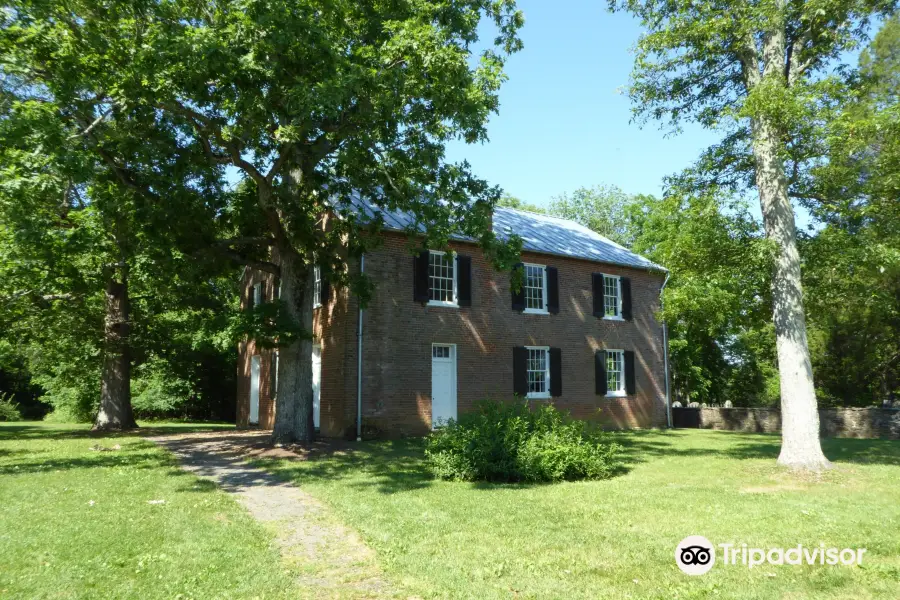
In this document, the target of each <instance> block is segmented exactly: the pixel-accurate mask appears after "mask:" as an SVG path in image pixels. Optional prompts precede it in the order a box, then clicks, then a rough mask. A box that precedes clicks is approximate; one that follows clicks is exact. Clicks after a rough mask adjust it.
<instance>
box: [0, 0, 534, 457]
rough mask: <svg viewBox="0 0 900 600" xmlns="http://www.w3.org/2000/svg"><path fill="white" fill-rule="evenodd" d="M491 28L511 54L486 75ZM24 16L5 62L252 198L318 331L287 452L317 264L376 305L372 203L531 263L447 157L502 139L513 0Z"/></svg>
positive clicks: (291, 339)
mask: <svg viewBox="0 0 900 600" xmlns="http://www.w3.org/2000/svg"><path fill="white" fill-rule="evenodd" d="M483 18H488V19H491V20H492V21H493V23H494V25H495V27H496V39H495V43H494V45H493V46H492V47H490V48H489V49H487V50H485V51H483V52H482V54H481V56H480V60H479V62H478V63H477V64H476V63H475V62H474V61H472V60H471V58H472V53H473V50H472V48H473V46H474V44H475V43H476V42H477V40H478V26H479V22H480V21H481V20H482V19H483ZM7 19H8V21H9V23H10V26H8V27H6V28H5V34H4V37H5V39H6V42H5V46H4V49H5V50H8V51H9V52H10V53H12V54H13V55H14V56H15V61H16V62H18V63H20V64H26V65H28V71H29V73H30V74H31V75H32V76H33V77H34V79H35V81H37V82H39V83H40V84H41V85H51V84H53V83H54V82H58V81H65V82H66V85H65V89H67V90H77V93H78V95H79V96H80V97H82V98H90V99H93V100H94V102H93V104H94V106H93V114H94V115H96V118H98V119H99V118H100V117H101V116H102V115H103V114H104V113H105V111H108V110H110V109H111V108H112V109H114V110H115V112H116V113H117V118H119V119H123V120H127V121H128V122H130V123H134V124H135V125H136V126H137V125H140V124H142V123H149V124H155V122H156V121H157V120H158V119H159V118H161V117H160V115H163V117H162V118H165V119H167V120H170V121H171V123H172V128H173V130H175V131H177V133H178V135H177V147H185V148H192V149H199V150H200V151H202V152H203V154H204V156H205V158H206V161H207V164H209V165H213V166H215V167H216V168H218V169H219V170H220V172H221V171H223V170H224V169H225V168H226V167H233V168H236V169H237V170H238V172H239V173H240V174H241V177H243V178H245V179H246V180H248V181H249V182H250V183H251V184H252V186H253V188H254V192H255V198H254V202H255V209H256V210H257V212H258V214H259V216H260V219H259V220H260V222H261V223H262V224H264V227H265V231H264V236H262V238H263V239H261V240H260V242H259V243H260V246H261V247H263V248H271V255H270V256H271V258H270V260H257V261H256V262H254V263H253V264H254V266H256V267H257V268H261V269H265V270H268V271H270V272H273V273H276V274H278V275H279V276H280V279H281V302H280V306H281V307H282V308H283V310H284V311H285V312H286V313H287V315H288V316H289V317H290V318H291V320H292V321H293V322H295V323H296V324H298V325H299V328H300V330H301V331H302V332H304V333H303V334H302V335H297V336H283V337H281V338H279V345H280V346H281V349H280V356H281V360H280V361H279V373H278V378H279V379H278V380H279V386H280V390H279V394H278V399H277V406H276V423H275V431H274V437H275V440H276V441H277V442H292V441H309V440H310V439H311V438H312V434H313V428H312V385H311V382H312V369H311V347H312V346H311V344H312V341H311V334H310V331H311V324H312V285H311V274H312V272H313V265H314V264H317V265H318V266H319V267H320V268H321V272H322V276H323V277H325V278H326V279H328V280H330V281H331V283H333V284H342V285H348V286H350V287H351V289H353V291H354V292H355V293H356V294H357V295H358V296H360V298H361V299H362V300H363V301H364V300H365V298H366V293H367V290H368V285H369V284H368V281H367V280H366V279H365V277H364V276H362V275H361V274H359V273H352V272H351V270H350V268H349V267H350V265H351V264H353V263H355V259H356V258H358V257H359V256H360V255H361V254H362V253H364V252H365V251H366V250H368V249H369V248H371V247H372V246H373V245H374V244H376V243H377V240H378V236H377V235H374V234H377V232H378V230H379V229H380V223H381V216H380V215H375V217H374V218H372V219H363V218H361V217H360V214H359V211H358V210H357V208H356V207H355V205H354V201H355V199H356V198H358V197H359V196H365V197H366V198H367V199H368V200H370V201H371V202H372V203H374V204H375V205H376V206H379V207H382V208H384V209H387V210H398V209H399V210H405V211H409V212H411V213H412V214H413V215H414V216H415V221H416V224H415V225H414V226H412V227H411V228H410V235H411V236H412V235H413V234H415V233H423V234H424V238H425V240H424V242H421V243H424V244H427V245H429V246H432V247H434V246H442V245H445V244H446V242H447V240H448V239H449V237H450V236H451V235H454V234H461V235H466V236H469V237H471V238H474V239H476V240H478V241H479V242H480V243H481V244H482V246H483V247H484V248H485V249H486V251H487V252H488V254H489V255H490V256H492V257H493V258H494V259H495V263H496V264H497V265H498V266H500V267H504V266H509V265H511V264H512V263H513V262H514V256H515V255H516V254H517V248H516V244H515V243H512V244H503V243H498V240H496V239H495V238H494V236H493V233H492V232H491V228H490V212H491V210H492V208H493V206H494V205H495V204H496V202H497V200H498V198H499V196H500V191H499V189H497V188H495V187H492V186H490V185H488V184H487V183H486V182H484V181H482V180H480V179H478V178H476V177H475V176H473V175H472V174H471V172H470V169H469V166H468V165H467V164H466V163H462V164H447V163H446V162H445V160H444V146H445V144H446V143H447V142H448V141H449V140H451V139H458V138H461V139H464V140H465V141H467V142H477V141H482V140H484V139H485V138H486V130H485V125H486V121H487V118H488V116H489V115H490V114H491V113H492V112H495V111H496V110H497V107H498V101H497V91H498V89H499V86H500V84H501V82H502V81H503V79H504V75H503V64H504V56H505V55H506V54H508V53H510V52H515V51H517V50H518V49H519V48H520V47H521V42H520V40H519V39H518V37H517V35H516V32H517V30H518V29H519V28H520V27H521V25H522V22H523V18H522V15H521V13H520V12H519V11H517V10H516V7H515V4H514V2H513V0H467V1H463V2H457V3H452V4H446V3H387V4H385V3H382V2H372V1H364V2H329V3H324V2H321V1H318V0H305V1H299V2H298V1H296V0H291V1H290V2H287V1H283V0H281V1H278V0H275V1H262V0H251V1H249V2H248V1H246V0H241V1H236V0H220V1H217V2H213V3H206V4H202V5H197V4H196V3H192V2H185V1H174V2H169V3H154V2H145V1H140V0H139V1H137V2H134V3H129V4H125V5H117V6H116V9H115V10H103V11H100V10H96V8H95V6H94V4H93V3H91V2H86V1H80V2H74V3H73V2H59V1H52V2H48V3H42V4H39V5H35V4H33V3H28V2H20V1H14V2H12V4H11V11H9V12H8V13H7ZM127 167H128V168H127V169H126V165H124V164H122V163H120V162H116V161H114V160H113V161H111V162H110V168H111V169H113V170H114V171H116V172H117V173H120V174H124V175H126V176H127V178H128V179H131V173H132V172H137V173H141V172H144V173H158V172H159V170H158V168H157V166H156V165H155V164H154V163H153V162H143V163H135V164H129V165H127ZM136 187H137V188H138V189H139V190H140V192H141V193H147V192H148V191H152V190H148V189H147V187H146V186H142V185H138V186H136ZM329 215H331V217H329ZM420 227H421V230H420ZM417 243H418V244H420V245H421V243H420V242H417Z"/></svg>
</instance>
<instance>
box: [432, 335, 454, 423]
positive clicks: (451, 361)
mask: <svg viewBox="0 0 900 600" xmlns="http://www.w3.org/2000/svg"><path fill="white" fill-rule="evenodd" d="M435 346H444V347H449V348H450V359H449V362H450V363H451V377H450V400H451V402H452V405H453V415H452V418H453V419H455V418H456V417H457V414H458V413H457V410H458V398H457V395H456V388H457V372H456V366H457V353H456V344H444V343H438V342H435V343H433V344H431V388H432V389H431V428H432V429H434V428H435V424H436V421H435V418H434V361H435V360H439V361H443V360H444V359H436V358H435V356H434V347H435Z"/></svg>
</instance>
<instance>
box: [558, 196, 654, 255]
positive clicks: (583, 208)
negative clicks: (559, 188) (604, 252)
mask: <svg viewBox="0 0 900 600" xmlns="http://www.w3.org/2000/svg"><path fill="white" fill-rule="evenodd" d="M640 201H641V199H640V198H639V197H634V196H631V195H629V194H626V193H625V192H623V191H622V190H621V189H619V188H618V187H616V186H614V185H608V186H607V185H598V186H595V187H593V188H579V189H577V190H575V191H574V192H573V193H572V194H571V196H570V195H568V194H565V193H563V194H561V195H559V196H557V197H555V198H552V199H551V200H550V210H549V211H548V212H549V213H550V214H552V215H554V216H557V217H561V218H563V219H570V220H572V221H575V222H577V223H581V224H582V225H584V226H585V227H587V228H589V229H592V230H593V231H596V232H597V233H599V234H600V235H603V236H605V237H607V238H609V239H610V240H612V241H614V242H616V243H617V244H621V245H623V246H626V247H631V245H632V244H633V243H634V238H633V235H634V227H632V226H631V223H630V217H631V213H630V210H629V207H630V206H632V205H633V204H635V203H639V202H640Z"/></svg>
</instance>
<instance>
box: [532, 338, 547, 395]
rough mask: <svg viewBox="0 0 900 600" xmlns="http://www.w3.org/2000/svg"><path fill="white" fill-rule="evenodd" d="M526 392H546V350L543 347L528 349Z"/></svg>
mask: <svg viewBox="0 0 900 600" xmlns="http://www.w3.org/2000/svg"><path fill="white" fill-rule="evenodd" d="M527 368H528V393H530V394H546V393H547V389H548V388H547V351H546V350H544V349H537V348H529V349H528V363H527Z"/></svg>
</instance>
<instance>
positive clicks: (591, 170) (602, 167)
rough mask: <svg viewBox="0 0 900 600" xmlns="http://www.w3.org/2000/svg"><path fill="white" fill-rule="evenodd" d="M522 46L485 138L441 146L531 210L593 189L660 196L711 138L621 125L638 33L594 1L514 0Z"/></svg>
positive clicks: (627, 19) (694, 131)
mask: <svg viewBox="0 0 900 600" xmlns="http://www.w3.org/2000/svg"><path fill="white" fill-rule="evenodd" d="M519 6H520V8H521V9H522V10H523V12H524V13H525V27H524V28H523V29H522V31H521V37H522V40H523V42H524V44H525V48H524V49H523V50H522V51H521V52H519V53H517V54H515V55H513V56H512V57H511V58H510V60H509V61H508V63H507V68H506V73H507V75H508V76H509V80H508V81H507V82H506V83H505V84H504V86H503V88H502V89H501V90H500V113H499V114H498V115H494V116H493V117H492V118H491V122H490V124H489V127H488V132H489V136H490V141H489V142H488V143H486V144H482V145H474V146H473V145H466V144H463V143H458V144H454V145H452V146H451V147H450V148H448V158H449V159H450V160H452V161H458V160H462V159H466V160H468V161H469V162H470V163H471V164H472V167H473V170H474V171H475V173H476V174H477V175H478V176H479V177H483V178H485V179H487V180H488V181H489V182H491V183H492V184H497V185H500V186H501V187H502V188H503V189H504V190H505V191H506V192H508V193H510V194H512V195H513V196H516V197H518V198H521V199H522V200H525V201H526V202H530V203H533V204H545V203H546V202H547V201H548V200H549V199H550V197H551V196H555V195H557V194H560V193H562V192H571V191H573V190H575V189H576V188H579V187H582V186H583V187H590V186H594V185H597V184H612V185H617V186H619V187H620V188H622V189H623V190H624V191H626V192H628V193H651V194H659V193H660V192H661V190H662V179H663V177H664V176H665V175H670V174H672V173H676V172H678V171H680V170H681V169H683V168H684V167H686V166H688V165H689V164H691V163H692V162H693V161H694V160H695V159H696V158H697V157H698V156H699V153H700V152H701V150H703V149H704V148H706V147H708V146H709V145H710V144H711V143H714V142H715V141H716V140H717V134H716V133H715V132H709V131H705V130H703V129H701V128H699V127H694V126H690V125H688V126H685V130H684V132H683V133H681V134H679V135H677V136H674V137H671V136H669V137H667V136H666V135H665V134H664V132H662V131H660V130H659V125H658V124H657V123H648V124H647V125H645V126H644V127H643V128H640V127H638V125H637V124H634V123H630V120H631V104H630V101H629V99H628V97H627V96H626V95H624V94H623V93H622V92H621V90H622V89H623V88H624V86H625V85H626V84H627V83H628V76H629V73H630V72H631V68H632V64H633V61H634V56H633V54H632V53H631V48H632V47H633V46H634V44H635V42H636V41H637V38H638V35H639V33H640V28H639V25H638V23H637V21H636V20H635V19H633V18H632V17H631V16H629V15H626V14H622V13H616V14H611V13H609V12H608V11H607V10H606V2H604V1H603V0H559V1H557V2H548V1H547V0H520V2H519Z"/></svg>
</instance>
